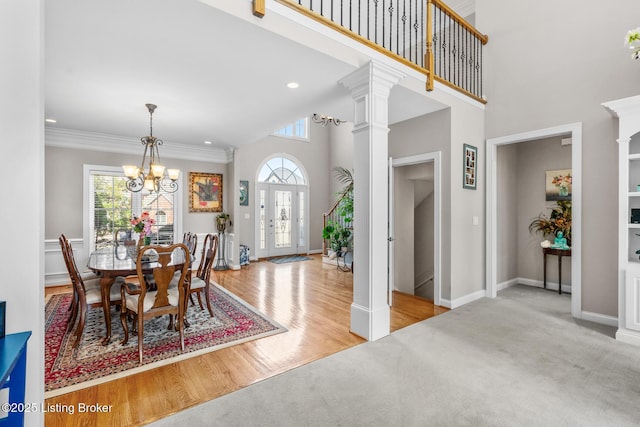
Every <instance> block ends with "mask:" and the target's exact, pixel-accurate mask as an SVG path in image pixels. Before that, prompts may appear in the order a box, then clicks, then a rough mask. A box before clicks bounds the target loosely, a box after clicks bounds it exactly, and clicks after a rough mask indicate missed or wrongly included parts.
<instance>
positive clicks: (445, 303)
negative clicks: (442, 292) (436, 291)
mask: <svg viewBox="0 0 640 427" xmlns="http://www.w3.org/2000/svg"><path fill="white" fill-rule="evenodd" d="M485 296H486V293H485V291H484V289H483V290H481V291H475V292H473V293H470V294H467V295H465V296H463V297H460V298H456V299H454V300H448V299H445V298H440V305H441V306H442V307H447V308H450V309H452V310H453V309H455V308H458V307H461V306H463V305H465V304H469V303H470V302H473V301H476V300H479V299H482V298H484V297H485Z"/></svg>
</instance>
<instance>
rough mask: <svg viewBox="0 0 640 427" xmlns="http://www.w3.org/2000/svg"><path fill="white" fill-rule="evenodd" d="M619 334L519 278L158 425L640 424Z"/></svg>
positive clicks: (628, 354)
mask: <svg viewBox="0 0 640 427" xmlns="http://www.w3.org/2000/svg"><path fill="white" fill-rule="evenodd" d="M614 332H615V330H614V328H610V327H604V326H601V325H597V324H593V323H589V322H583V321H579V320H575V319H573V318H572V317H571V315H570V296H569V295H558V294H557V293H555V292H549V291H544V290H542V289H538V288H530V287H526V286H515V287H512V288H509V289H505V290H503V291H501V292H500V294H499V296H498V298H496V299H486V298H485V299H482V300H479V301H475V302H473V303H471V304H467V305H465V306H463V307H460V308H458V309H455V310H452V311H450V312H447V313H445V314H442V315H439V316H436V317H434V318H432V319H429V320H426V321H423V322H420V323H417V324H415V325H412V326H410V327H408V328H405V329H402V330H400V331H397V332H395V333H393V334H392V335H390V336H388V337H385V338H383V339H380V340H378V341H375V342H370V343H365V344H362V345H359V346H356V347H353V348H351V349H348V350H345V351H343V352H341V353H337V354H334V355H332V356H330V357H327V358H325V359H322V360H319V361H317V362H314V363H311V364H308V365H306V366H303V367H300V368H297V369H294V370H292V371H289V372H287V373H284V374H282V375H279V376H277V377H274V378H271V379H267V380H265V381H262V382H260V383H258V384H254V385H252V386H250V387H247V388H245V389H242V390H239V391H236V392H234V393H231V394H228V395H226V396H222V397H220V398H218V399H215V400H213V401H210V402H207V403H204V404H202V405H199V406H197V407H194V408H192V409H188V410H185V411H183V412H180V413H178V414H176V415H174V416H171V417H169V418H166V419H164V420H160V421H158V422H156V423H154V424H152V425H154V426H174V425H189V426H209V425H214V424H215V425H220V426H243V427H246V426H279V427H280V426H367V427H370V426H431V425H434V426H634V427H635V426H638V425H640V409H639V407H638V402H640V348H638V347H635V346H631V345H628V344H624V343H621V342H618V341H616V340H615V339H613V338H612V337H613V334H614ZM212 380H215V378H212Z"/></svg>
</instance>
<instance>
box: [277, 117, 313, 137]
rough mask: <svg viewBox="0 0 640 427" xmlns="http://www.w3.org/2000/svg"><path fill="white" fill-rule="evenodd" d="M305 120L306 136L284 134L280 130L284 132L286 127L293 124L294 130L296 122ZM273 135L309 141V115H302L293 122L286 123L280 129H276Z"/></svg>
mask: <svg viewBox="0 0 640 427" xmlns="http://www.w3.org/2000/svg"><path fill="white" fill-rule="evenodd" d="M301 120H303V121H304V132H305V136H297V135H283V134H281V133H279V132H282V131H283V130H284V129H286V128H287V127H289V126H292V127H293V129H294V131H295V129H296V124H297V123H298V122H299V121H301ZM273 136H277V137H280V138H287V139H294V140H298V141H305V142H309V141H310V139H309V117H301V118H299V119H297V120H295V121H293V122H291V123H287V124H286V125H284V126H282V127H281V128H280V129H278V130H276V131H275V132H273Z"/></svg>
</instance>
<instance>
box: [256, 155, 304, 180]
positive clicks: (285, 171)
mask: <svg viewBox="0 0 640 427" xmlns="http://www.w3.org/2000/svg"><path fill="white" fill-rule="evenodd" d="M258 181H259V182H268V183H270V184H296V185H305V184H306V181H305V179H304V174H303V173H302V171H301V170H300V168H299V167H298V165H296V164H295V163H294V162H293V161H291V160H289V159H287V158H285V157H274V158H273V159H271V160H268V161H267V162H266V163H265V164H264V165H263V166H262V169H260V173H259V174H258Z"/></svg>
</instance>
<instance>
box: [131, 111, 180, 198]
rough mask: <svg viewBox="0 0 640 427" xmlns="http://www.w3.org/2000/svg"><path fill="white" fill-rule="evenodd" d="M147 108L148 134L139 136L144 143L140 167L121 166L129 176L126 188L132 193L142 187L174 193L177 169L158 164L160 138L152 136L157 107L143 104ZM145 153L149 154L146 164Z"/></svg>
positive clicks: (176, 187)
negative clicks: (154, 113)
mask: <svg viewBox="0 0 640 427" xmlns="http://www.w3.org/2000/svg"><path fill="white" fill-rule="evenodd" d="M145 105H146V106H147V109H148V110H149V136H143V137H142V138H140V141H141V142H142V145H144V154H143V156H142V164H141V165H140V167H138V166H134V165H125V166H122V169H123V170H124V175H125V176H126V177H127V178H129V180H128V181H127V184H126V185H127V190H129V191H132V192H134V193H137V192H139V191H140V190H142V189H143V188H144V189H146V190H149V191H154V192H156V193H157V192H159V191H160V190H163V191H165V192H167V193H175V192H176V190H178V183H177V182H176V180H177V179H178V176H179V175H180V170H179V169H166V170H165V167H164V166H163V165H162V164H160V153H159V152H158V146H159V145H162V144H163V142H162V140H161V139H158V138H156V137H154V136H153V112H154V111H155V109H156V108H157V105H154V104H145ZM147 154H148V155H149V161H148V166H145V164H146V163H147Z"/></svg>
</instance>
